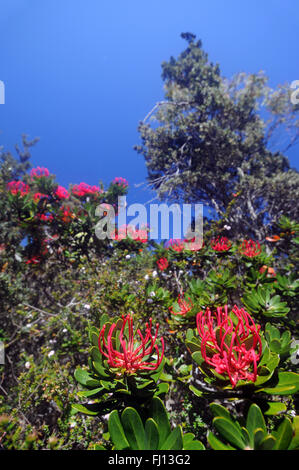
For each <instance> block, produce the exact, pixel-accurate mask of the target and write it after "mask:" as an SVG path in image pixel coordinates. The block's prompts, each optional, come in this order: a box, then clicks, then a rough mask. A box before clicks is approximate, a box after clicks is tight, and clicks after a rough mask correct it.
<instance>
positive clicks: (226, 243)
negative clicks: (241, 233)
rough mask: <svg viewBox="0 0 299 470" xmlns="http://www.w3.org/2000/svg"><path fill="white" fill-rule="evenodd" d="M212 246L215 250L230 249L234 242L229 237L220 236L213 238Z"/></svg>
mask: <svg viewBox="0 0 299 470" xmlns="http://www.w3.org/2000/svg"><path fill="white" fill-rule="evenodd" d="M210 246H211V248H212V250H214V251H228V250H229V249H230V248H231V246H232V242H231V241H230V240H229V239H228V238H227V237H220V236H218V237H216V238H213V239H212V240H211V242H210Z"/></svg>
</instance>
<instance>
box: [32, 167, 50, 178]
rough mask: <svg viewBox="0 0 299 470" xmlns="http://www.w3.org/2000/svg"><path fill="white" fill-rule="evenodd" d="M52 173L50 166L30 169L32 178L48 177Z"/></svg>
mask: <svg viewBox="0 0 299 470" xmlns="http://www.w3.org/2000/svg"><path fill="white" fill-rule="evenodd" d="M49 175H50V173H49V170H48V168H44V167H40V166H38V167H37V168H32V170H31V171H30V176H31V179H32V180H33V179H34V178H42V177H43V176H45V177H48V176H49Z"/></svg>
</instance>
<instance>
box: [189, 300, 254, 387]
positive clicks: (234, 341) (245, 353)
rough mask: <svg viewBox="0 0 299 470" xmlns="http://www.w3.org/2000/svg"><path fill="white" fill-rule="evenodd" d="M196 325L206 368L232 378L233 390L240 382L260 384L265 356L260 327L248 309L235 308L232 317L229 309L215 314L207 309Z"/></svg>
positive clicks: (199, 315) (221, 309)
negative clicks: (257, 380) (261, 364)
mask: <svg viewBox="0 0 299 470" xmlns="http://www.w3.org/2000/svg"><path fill="white" fill-rule="evenodd" d="M196 325H197V330H198V334H199V336H200V339H201V355H202V358H203V360H204V361H205V363H206V364H208V365H209V366H211V367H212V368H213V369H214V370H215V372H216V373H217V374H220V375H223V376H225V377H228V378H229V380H230V382H231V384H232V386H233V387H235V386H236V384H237V382H238V381H239V380H246V381H251V382H255V381H256V378H257V364H258V361H259V359H260V358H261V355H262V342H261V338H260V335H259V330H260V326H259V325H255V323H254V321H253V320H252V318H251V316H250V315H249V313H248V312H246V311H245V310H244V308H240V309H239V308H238V307H237V306H236V305H235V306H234V308H233V309H232V312H231V314H230V315H229V312H228V306H227V305H225V307H224V310H223V308H222V307H218V308H217V311H216V312H214V313H211V311H210V309H209V308H207V310H206V311H205V313H204V312H203V311H202V312H200V313H198V315H197V317H196Z"/></svg>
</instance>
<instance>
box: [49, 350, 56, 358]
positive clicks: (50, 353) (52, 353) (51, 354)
mask: <svg viewBox="0 0 299 470" xmlns="http://www.w3.org/2000/svg"><path fill="white" fill-rule="evenodd" d="M54 354H55V351H53V349H52V351H50V352H49V354H48V357H52V356H54Z"/></svg>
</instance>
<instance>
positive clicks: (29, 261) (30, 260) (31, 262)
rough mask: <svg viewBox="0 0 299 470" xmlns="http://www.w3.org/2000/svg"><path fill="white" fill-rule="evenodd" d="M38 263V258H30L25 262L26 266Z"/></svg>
mask: <svg viewBox="0 0 299 470" xmlns="http://www.w3.org/2000/svg"><path fill="white" fill-rule="evenodd" d="M38 263H40V257H39V256H32V258H29V259H28V260H27V261H26V264H38Z"/></svg>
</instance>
